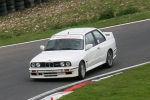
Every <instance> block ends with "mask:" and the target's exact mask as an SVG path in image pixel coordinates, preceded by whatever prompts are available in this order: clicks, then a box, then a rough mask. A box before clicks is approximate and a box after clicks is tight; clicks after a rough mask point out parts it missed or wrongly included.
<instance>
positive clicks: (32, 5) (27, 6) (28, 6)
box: [25, 3, 35, 8]
mask: <svg viewBox="0 0 150 100" xmlns="http://www.w3.org/2000/svg"><path fill="white" fill-rule="evenodd" d="M34 6H35V4H34V3H28V4H25V7H26V8H31V7H34Z"/></svg>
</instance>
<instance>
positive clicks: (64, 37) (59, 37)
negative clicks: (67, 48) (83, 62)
mask: <svg viewBox="0 0 150 100" xmlns="http://www.w3.org/2000/svg"><path fill="white" fill-rule="evenodd" d="M51 39H83V36H82V35H56V36H53V37H52V38H51Z"/></svg>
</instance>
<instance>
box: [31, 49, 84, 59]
mask: <svg viewBox="0 0 150 100" xmlns="http://www.w3.org/2000/svg"><path fill="white" fill-rule="evenodd" d="M82 53H83V51H43V52H42V53H40V54H39V55H37V56H36V57H34V58H33V59H32V60H31V62H49V61H70V60H71V59H72V58H74V57H75V56H77V55H80V54H82Z"/></svg>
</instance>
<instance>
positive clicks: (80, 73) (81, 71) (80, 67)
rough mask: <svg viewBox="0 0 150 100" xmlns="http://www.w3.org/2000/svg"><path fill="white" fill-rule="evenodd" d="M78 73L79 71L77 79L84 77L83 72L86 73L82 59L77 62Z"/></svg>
mask: <svg viewBox="0 0 150 100" xmlns="http://www.w3.org/2000/svg"><path fill="white" fill-rule="evenodd" d="M78 73H79V75H78V78H79V79H84V77H85V74H86V69H85V64H84V62H83V61H81V62H80V63H79V70H78Z"/></svg>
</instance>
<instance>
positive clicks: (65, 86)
mask: <svg viewBox="0 0 150 100" xmlns="http://www.w3.org/2000/svg"><path fill="white" fill-rule="evenodd" d="M148 63H150V62H145V63H141V64H137V65H133V66H130V67H126V68H122V69H119V70H115V71H112V72H108V73H105V74H101V75H98V76H94V77H91V78H87V79H84V80H81V81H78V82H74V83H71V84H67V85H64V86H61V87H58V88H56V89H53V90H50V91H47V92H45V93H42V94H40V95H37V96H35V97H33V98H30V99H28V100H35V99H38V98H40V97H42V96H45V95H48V94H51V93H54V92H57V91H59V90H62V89H65V88H67V87H70V86H73V85H76V84H79V83H81V82H84V81H88V80H93V79H95V78H99V77H103V76H107V75H110V74H114V73H118V72H121V71H125V70H127V69H131V68H135V67H138V66H141V65H144V64H148Z"/></svg>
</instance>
